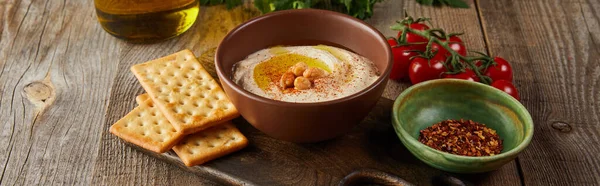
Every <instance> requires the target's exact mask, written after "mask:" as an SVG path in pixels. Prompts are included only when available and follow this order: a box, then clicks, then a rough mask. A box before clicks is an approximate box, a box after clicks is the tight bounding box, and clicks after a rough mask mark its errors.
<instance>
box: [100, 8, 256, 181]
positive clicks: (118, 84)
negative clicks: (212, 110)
mask: <svg viewBox="0 0 600 186" xmlns="http://www.w3.org/2000/svg"><path fill="white" fill-rule="evenodd" d="M247 6H249V5H247ZM247 6H246V7H247ZM256 15H257V12H255V11H251V10H247V9H244V8H242V7H239V8H236V9H234V10H232V11H228V10H227V9H226V8H225V7H224V6H214V7H208V8H207V7H202V8H201V10H200V15H199V17H198V20H197V22H196V24H195V25H194V26H193V27H192V28H190V30H188V31H187V32H186V33H184V34H182V35H181V36H179V37H177V38H173V39H171V40H168V41H164V42H159V43H155V44H145V45H138V44H124V49H123V50H124V52H123V53H122V55H121V56H119V59H118V61H119V63H118V69H117V70H116V73H117V76H116V78H115V84H114V85H113V87H112V92H111V96H110V104H109V105H108V111H107V113H106V121H105V122H103V123H102V124H100V125H101V129H102V132H100V133H102V135H101V143H100V147H99V149H98V159H97V161H96V162H95V170H94V173H93V176H92V177H93V181H92V183H94V184H98V185H189V184H198V183H200V184H223V183H228V182H226V181H224V180H222V179H217V180H215V177H206V176H204V177H202V175H201V177H198V176H196V175H194V174H190V173H186V172H184V171H182V170H181V169H178V168H177V167H175V166H171V165H168V164H166V163H163V162H161V161H159V160H157V159H156V158H152V157H149V156H147V155H144V154H142V153H140V152H139V151H137V150H135V149H132V148H129V147H127V146H125V145H124V143H122V142H121V141H120V140H118V139H117V138H116V137H115V136H113V135H111V134H110V133H109V132H108V128H109V127H110V125H112V124H113V123H114V122H116V121H117V120H118V119H119V118H121V117H122V116H124V115H125V114H127V113H128V112H129V111H130V110H131V109H133V107H134V105H135V99H134V98H135V96H136V95H138V94H141V93H142V92H143V89H142V87H141V86H140V85H139V83H138V82H137V79H136V78H135V77H134V76H133V74H131V72H130V71H129V67H130V66H132V65H133V64H137V63H142V62H145V61H148V60H152V59H155V58H158V57H162V56H165V55H168V54H171V53H174V52H176V51H179V50H183V49H186V48H188V49H192V51H194V52H196V54H200V53H203V52H205V51H208V52H207V55H210V54H209V53H211V52H212V50H214V48H215V47H216V46H217V45H218V43H219V42H220V40H221V38H223V37H224V36H225V34H226V33H227V32H228V31H229V30H231V29H232V28H233V27H235V26H236V25H238V24H240V23H241V22H243V21H245V20H247V19H249V18H251V17H253V16H256ZM102 34H106V33H102ZM209 71H210V70H209ZM117 165H118V166H117ZM211 179H212V180H211ZM213 180H214V181H213ZM215 181H216V182H215Z"/></svg>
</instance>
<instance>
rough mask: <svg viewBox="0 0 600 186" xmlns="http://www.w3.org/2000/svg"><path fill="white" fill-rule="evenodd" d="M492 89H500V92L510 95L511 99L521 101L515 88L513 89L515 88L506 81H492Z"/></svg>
mask: <svg viewBox="0 0 600 186" xmlns="http://www.w3.org/2000/svg"><path fill="white" fill-rule="evenodd" d="M492 87H495V88H497V89H500V90H501V91H504V92H506V93H507V94H509V95H511V96H512V97H514V98H515V99H517V100H521V99H520V98H519V92H517V88H515V86H514V85H513V84H512V83H511V82H510V81H507V80H503V79H501V80H497V81H494V82H493V83H492Z"/></svg>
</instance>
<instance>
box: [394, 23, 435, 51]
mask: <svg viewBox="0 0 600 186" xmlns="http://www.w3.org/2000/svg"><path fill="white" fill-rule="evenodd" d="M408 27H410V28H412V29H415V30H428V29H429V26H427V25H426V24H423V23H412V24H410V25H409V26H408ZM400 37H402V31H400V32H398V38H400ZM406 42H407V43H420V44H414V45H412V46H413V48H414V49H416V50H420V51H425V48H426V47H427V42H429V40H427V38H424V37H421V36H419V35H417V34H413V33H410V32H409V33H407V34H406Z"/></svg>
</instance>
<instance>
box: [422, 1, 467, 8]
mask: <svg viewBox="0 0 600 186" xmlns="http://www.w3.org/2000/svg"><path fill="white" fill-rule="evenodd" d="M417 3H420V4H423V5H430V6H449V7H455V8H469V4H467V3H465V2H464V1H463V0H417Z"/></svg>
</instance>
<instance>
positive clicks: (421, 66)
mask: <svg viewBox="0 0 600 186" xmlns="http://www.w3.org/2000/svg"><path fill="white" fill-rule="evenodd" d="M445 60H446V58H442V57H433V58H432V59H431V60H430V61H428V60H427V59H425V58H422V57H417V58H414V59H413V60H412V61H411V62H410V67H409V69H408V76H409V77H410V81H411V82H412V83H413V84H417V83H420V82H423V81H427V80H432V79H438V78H440V75H442V73H444V72H446V68H445V67H444V64H443V63H444V62H445Z"/></svg>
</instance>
